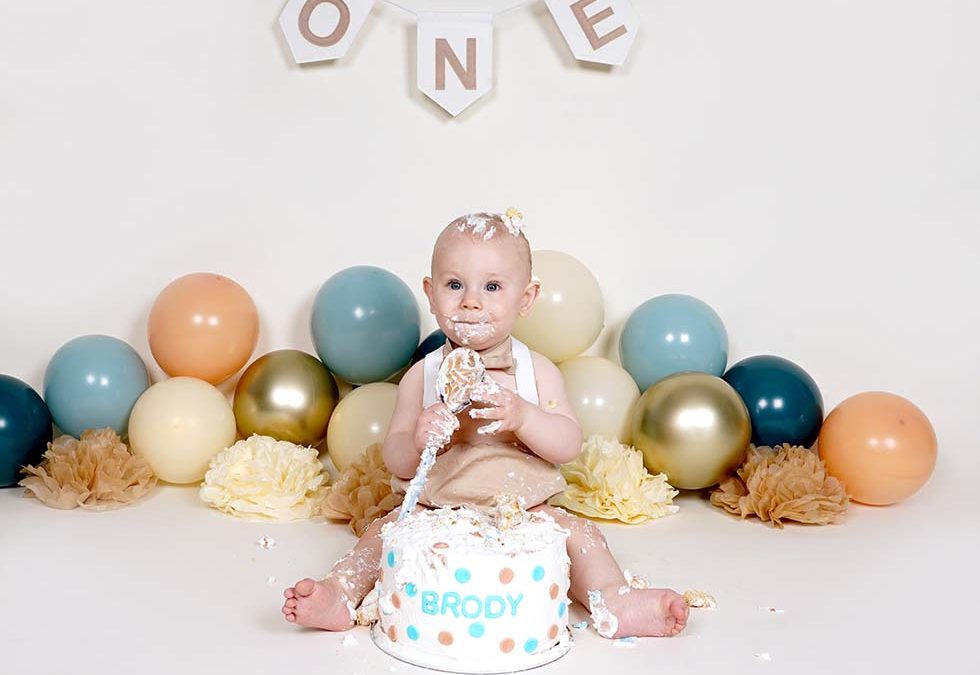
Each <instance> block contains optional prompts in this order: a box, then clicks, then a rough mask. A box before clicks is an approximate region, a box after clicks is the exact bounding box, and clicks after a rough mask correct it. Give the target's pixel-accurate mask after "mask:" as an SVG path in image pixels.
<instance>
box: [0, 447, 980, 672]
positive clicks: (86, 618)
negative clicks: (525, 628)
mask: <svg viewBox="0 0 980 675" xmlns="http://www.w3.org/2000/svg"><path fill="white" fill-rule="evenodd" d="M960 450H961V453H960V455H959V457H960V458H962V460H963V461H960V462H946V463H945V464H943V463H942V461H941V463H940V467H939V469H938V470H937V475H936V476H934V478H933V481H932V482H931V483H930V484H929V485H928V486H926V488H925V489H924V490H923V491H922V492H921V493H920V494H919V495H917V496H916V497H915V498H913V499H912V500H910V501H908V502H907V503H905V504H902V505H899V506H896V507H891V508H869V507H861V506H854V507H853V509H852V511H851V513H850V517H849V520H848V522H847V523H845V524H844V525H840V526H836V527H826V528H804V527H789V528H787V529H786V530H783V531H778V530H774V529H771V528H769V527H767V526H764V525H762V524H760V523H758V522H756V521H749V522H739V521H738V520H736V519H734V518H731V517H729V516H726V515H724V514H723V513H721V512H720V511H717V510H715V509H713V508H712V507H710V506H709V505H708V504H707V502H705V501H704V500H703V499H701V498H700V497H698V496H697V495H685V496H683V497H682V498H681V499H680V504H681V511H680V513H679V514H677V515H675V516H673V517H670V518H667V519H665V520H662V521H659V522H655V523H652V524H647V525H642V526H632V527H630V526H616V525H608V526H607V525H603V530H604V531H605V533H606V535H607V537H608V538H609V541H610V544H611V546H612V549H613V551H614V552H616V553H617V555H618V557H619V559H620V560H621V562H622V564H623V565H624V566H625V567H627V568H629V569H630V570H631V571H634V572H635V573H640V574H645V575H647V576H649V577H651V578H653V579H654V580H655V581H656V582H657V583H658V584H662V585H666V586H671V587H673V588H675V589H677V590H680V591H683V590H686V589H691V588H696V589H701V590H706V591H709V592H711V593H712V594H714V596H715V597H716V598H717V600H718V603H719V607H718V609H717V610H714V611H706V610H700V611H694V612H693V616H692V620H691V623H690V625H689V627H688V629H687V630H686V631H685V632H684V633H683V634H682V636H681V637H678V638H673V639H645V640H641V641H640V642H639V643H638V644H636V645H632V646H628V645H621V644H614V643H612V642H609V641H606V640H603V639H602V638H599V637H598V636H596V635H595V634H594V633H592V632H591V631H580V630H579V631H574V636H575V647H574V649H573V650H572V651H571V653H570V654H569V655H568V656H566V657H565V658H563V659H562V660H560V661H558V662H557V663H555V664H552V665H550V666H546V667H544V668H542V669H541V670H540V671H538V672H541V673H579V672H583V673H584V672H589V673H616V674H617V675H618V673H626V672H657V673H712V674H714V675H717V674H718V673H726V674H728V673H743V672H744V673H776V672H779V673H821V674H822V675H823V674H825V673H834V674H835V675H839V674H841V673H862V674H863V673H876V672H882V673H884V672H887V673H905V672H909V673H918V672H921V671H922V669H923V668H929V669H930V670H931V669H933V668H935V667H946V669H947V672H955V673H961V672H962V673H966V672H977V671H976V668H977V664H976V662H975V660H972V657H971V656H970V655H971V654H972V653H973V651H974V649H973V641H975V640H976V637H975V635H974V632H975V631H974V628H975V626H976V613H977V602H978V600H980V593H978V583H977V582H976V575H977V574H978V573H980V564H978V562H980V561H978V529H980V528H978V527H977V524H976V521H977V516H976V514H975V511H976V508H977V504H976V500H975V499H974V500H973V501H972V503H971V502H970V501H968V499H969V496H970V494H972V490H970V488H969V486H968V485H967V482H968V480H969V479H970V478H971V476H975V475H977V474H976V471H975V467H976V463H975V462H974V461H973V458H972V456H970V455H969V453H967V452H966V446H965V445H964V447H962V448H960ZM967 458H969V461H966V459H967ZM967 474H969V475H967ZM957 486H959V487H958V488H957ZM21 494H22V493H21V490H20V489H19V488H16V489H6V490H0V532H2V533H3V549H2V554H0V580H2V592H0V598H2V600H0V607H2V609H0V625H2V628H0V644H2V645H3V647H4V648H3V649H2V654H3V656H2V661H0V672H3V673H11V674H16V675H32V674H35V673H37V674H41V673H43V674H45V675H48V674H52V673H79V674H86V673H100V674H101V675H110V674H115V673H119V674H126V675H132V674H133V673H141V674H143V673H146V674H149V673H173V672H181V673H232V672H234V673H269V672H280V671H289V672H295V673H320V672H324V673H335V674H339V673H364V674H368V673H371V674H374V673H387V672H391V673H412V672H423V671H422V670H421V669H416V668H413V667H410V666H407V665H404V664H402V663H400V662H397V661H394V660H391V659H390V658H389V657H387V656H385V655H384V654H382V653H381V652H380V651H379V650H378V649H377V648H376V647H375V646H374V645H373V644H372V643H371V641H370V638H369V636H368V633H367V630H366V629H363V628H358V629H355V631H354V633H353V635H354V637H355V639H356V644H348V645H346V646H345V645H343V644H342V639H343V637H344V636H343V635H337V634H327V633H322V632H318V631H312V630H305V629H298V628H296V627H295V626H292V625H289V624H287V623H286V622H285V621H283V619H282V615H281V614H280V612H279V607H280V605H281V602H282V595H281V594H282V589H283V587H284V586H286V585H289V584H290V583H291V582H293V581H294V580H296V579H298V578H301V577H303V576H306V575H317V574H320V573H323V572H325V571H326V570H327V569H328V568H329V566H330V564H331V562H332V561H333V560H334V559H335V558H336V557H337V556H339V555H340V554H341V553H342V552H343V551H344V550H345V549H347V548H348V547H349V546H350V545H351V544H352V542H353V536H352V535H351V534H350V532H349V530H348V529H347V528H346V526H342V525H338V524H324V523H298V524H281V525H275V524H254V523H246V522H242V521H238V520H236V519H233V518H230V517H228V516H225V515H222V514H219V513H218V512H216V511H212V510H209V509H208V508H207V507H205V506H204V504H203V503H202V502H200V501H199V500H198V498H197V491H196V489H194V488H180V487H173V486H164V487H160V488H158V489H157V490H156V491H155V492H154V493H153V494H152V495H151V497H150V498H149V499H147V500H146V501H145V502H143V503H141V504H139V505H137V506H135V507H130V508H127V509H123V510H120V511H115V512H107V513H86V512H82V511H72V512H60V511H54V510H51V509H48V508H46V507H44V506H42V505H41V504H40V503H39V502H37V501H34V500H30V499H24V498H22V497H21ZM263 536H269V537H272V538H274V539H275V541H276V543H277V545H276V547H275V548H272V549H269V550H263V549H262V548H260V547H259V546H257V545H256V542H257V540H258V539H260V538H261V537H263ZM770 608H771V609H775V610H778V611H771V609H770ZM580 618H582V613H581V611H580V608H579V611H578V613H574V612H573V620H578V619H580ZM348 642H349V643H350V641H348Z"/></svg>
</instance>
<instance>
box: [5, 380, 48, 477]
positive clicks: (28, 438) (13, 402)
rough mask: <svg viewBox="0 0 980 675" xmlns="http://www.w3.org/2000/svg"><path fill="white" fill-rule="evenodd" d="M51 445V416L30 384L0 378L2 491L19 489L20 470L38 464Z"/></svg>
mask: <svg viewBox="0 0 980 675" xmlns="http://www.w3.org/2000/svg"><path fill="white" fill-rule="evenodd" d="M50 442H51V413H50V412H48V406H46V405H45V404H44V401H43V400H42V399H41V397H40V396H39V395H38V393H37V392H36V391H34V390H33V389H32V388H31V387H30V385H28V384H27V383H26V382H21V381H20V380H18V379H17V378H16V377H10V376H9V375H0V487H9V486H11V485H16V484H17V481H19V480H20V479H21V478H23V476H21V475H20V468H21V467H22V466H24V465H26V464H37V463H38V462H40V461H41V455H43V454H44V451H45V450H46V449H47V447H48V443H50Z"/></svg>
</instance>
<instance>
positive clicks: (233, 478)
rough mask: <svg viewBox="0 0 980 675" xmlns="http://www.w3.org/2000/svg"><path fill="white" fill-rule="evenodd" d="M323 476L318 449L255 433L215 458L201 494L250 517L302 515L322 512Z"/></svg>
mask: <svg viewBox="0 0 980 675" xmlns="http://www.w3.org/2000/svg"><path fill="white" fill-rule="evenodd" d="M324 481H325V476H324V474H323V465H322V464H321V463H320V460H319V459H318V458H317V451H316V450H315V449H313V448H306V447H302V446H299V445H295V444H293V443H288V442H286V441H277V440H276V439H274V438H270V437H268V436H259V435H258V434H255V435H252V436H250V437H249V438H248V439H246V440H244V441H238V442H237V443H235V444H234V445H232V446H231V447H230V448H227V449H225V450H222V451H221V452H219V453H218V454H217V455H215V456H214V457H213V458H212V459H211V465H210V469H209V470H208V472H207V474H206V475H205V476H204V483H203V484H202V485H201V499H203V500H204V501H206V502H208V504H210V505H211V506H213V507H214V508H216V509H218V510H220V511H224V512H225V513H230V514H231V515H233V516H238V517H240V518H246V519H249V520H302V519H304V518H310V517H312V516H315V515H317V514H318V511H319V505H320V502H321V501H323V494H324V492H325V490H326V487H325V486H324Z"/></svg>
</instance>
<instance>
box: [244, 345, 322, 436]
mask: <svg viewBox="0 0 980 675" xmlns="http://www.w3.org/2000/svg"><path fill="white" fill-rule="evenodd" d="M339 398H340V397H339V395H338V393H337V383H336V382H335V381H334V379H333V376H332V375H331V374H330V371H328V370H327V368H326V366H324V365H323V364H322V363H320V361H319V359H317V358H316V357H314V356H310V355H309V354H307V353H305V352H301V351H298V350H295V349H281V350H279V351H275V352H270V353H268V354H266V355H265V356H262V357H260V358H258V359H256V360H255V361H254V362H253V363H252V365H250V366H249V367H248V368H247V369H246V370H245V372H244V373H243V374H242V377H241V379H240V380H239V381H238V386H237V387H235V405H234V409H235V420H236V421H237V423H238V431H239V433H240V434H241V435H242V437H244V438H248V437H249V436H251V435H252V434H261V435H263V436H271V437H273V438H275V439H277V440H280V441H289V442H290V443H296V444H298V445H315V444H316V443H318V442H319V441H321V440H323V437H324V436H326V435H327V422H329V421H330V414H331V413H332V412H333V409H334V407H336V405H337V401H338V400H339Z"/></svg>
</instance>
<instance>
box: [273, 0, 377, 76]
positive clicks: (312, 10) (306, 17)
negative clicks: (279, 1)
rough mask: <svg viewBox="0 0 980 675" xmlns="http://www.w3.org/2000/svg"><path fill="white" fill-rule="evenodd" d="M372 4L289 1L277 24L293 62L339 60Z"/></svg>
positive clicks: (368, 0) (361, 0)
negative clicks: (287, 44)
mask: <svg viewBox="0 0 980 675" xmlns="http://www.w3.org/2000/svg"><path fill="white" fill-rule="evenodd" d="M373 6H374V0H288V2H287V3H286V6H285V7H283V9H282V14H280V15H279V27H280V28H282V33H283V35H284V36H285V37H286V42H287V43H289V50H290V51H291V52H292V53H293V59H295V60H296V63H312V62H314V61H329V60H331V59H339V58H340V57H342V56H343V55H344V54H346V53H347V50H348V49H350V46H351V44H353V42H354V39H355V38H356V37H357V34H358V32H360V30H361V26H363V25H364V21H365V20H366V19H367V17H368V14H370V13H371V8H372V7H373Z"/></svg>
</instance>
